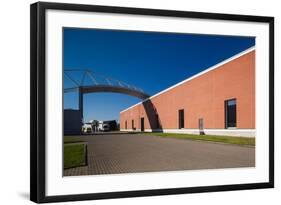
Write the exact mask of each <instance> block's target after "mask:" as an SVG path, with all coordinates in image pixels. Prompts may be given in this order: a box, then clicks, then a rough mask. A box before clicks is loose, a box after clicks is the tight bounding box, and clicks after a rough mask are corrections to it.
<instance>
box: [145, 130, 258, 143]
mask: <svg viewBox="0 0 281 205" xmlns="http://www.w3.org/2000/svg"><path fill="white" fill-rule="evenodd" d="M145 135H153V136H159V137H168V138H178V139H190V140H202V141H210V142H221V143H227V144H236V145H248V146H255V138H254V137H234V136H218V135H193V134H174V133H158V132H150V133H149V132H148V133H145Z"/></svg>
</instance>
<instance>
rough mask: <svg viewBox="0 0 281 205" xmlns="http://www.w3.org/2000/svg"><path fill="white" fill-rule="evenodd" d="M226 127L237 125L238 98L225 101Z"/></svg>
mask: <svg viewBox="0 0 281 205" xmlns="http://www.w3.org/2000/svg"><path fill="white" fill-rule="evenodd" d="M225 127H226V128H229V127H236V99H231V100H226V101H225Z"/></svg>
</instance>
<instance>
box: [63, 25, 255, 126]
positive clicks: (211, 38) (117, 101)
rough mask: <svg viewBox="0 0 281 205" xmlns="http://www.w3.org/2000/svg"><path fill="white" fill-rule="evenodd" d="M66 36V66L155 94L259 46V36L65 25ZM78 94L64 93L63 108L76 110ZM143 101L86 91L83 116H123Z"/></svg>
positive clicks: (114, 94)
mask: <svg viewBox="0 0 281 205" xmlns="http://www.w3.org/2000/svg"><path fill="white" fill-rule="evenodd" d="M63 38H64V48H63V49H64V69H91V70H93V71H94V72H96V73H99V74H102V75H105V76H110V77H112V78H115V79H118V80H121V81H124V82H127V83H128V84H132V85H135V86H137V87H140V88H142V89H143V90H144V91H145V92H146V93H148V94H150V95H153V94H155V93H157V92H159V91H161V90H163V89H166V88H168V87H170V86H172V85H174V84H176V83H178V82H180V81H182V80H184V79H186V78H188V77H190V76H192V75H194V74H196V73H198V72H200V71H203V70H205V69H207V68H208V67H210V66H212V65H215V64H217V63H219V62H220V61H222V60H224V59H227V58H229V57H231V56H233V55H235V54H237V53H239V52H241V51H243V50H245V49H247V48H249V47H252V46H254V45H255V38H254V37H239V36H219V35H199V34H176V33H160V32H141V31H137V32H136V31H117V30H99V29H77V28H76V29H75V28H65V29H64V33H63ZM77 75H78V74H77ZM72 77H77V78H80V76H72ZM69 85H70V82H68V80H67V79H65V84H64V86H65V87H69ZM77 96H78V95H77V93H68V94H64V108H73V109H77V108H78V99H77ZM139 101H140V100H139V99H137V98H135V97H131V96H127V95H124V94H117V93H92V94H87V95H84V119H85V120H86V121H88V120H90V119H97V120H111V119H119V112H120V111H121V110H123V109H125V108H127V107H129V106H131V105H133V104H135V103H137V102H139Z"/></svg>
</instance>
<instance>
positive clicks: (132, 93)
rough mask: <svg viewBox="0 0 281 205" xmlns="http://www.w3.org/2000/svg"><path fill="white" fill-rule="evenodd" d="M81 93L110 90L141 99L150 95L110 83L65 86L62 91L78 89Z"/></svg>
mask: <svg viewBox="0 0 281 205" xmlns="http://www.w3.org/2000/svg"><path fill="white" fill-rule="evenodd" d="M79 90H80V92H81V93H82V94H87V93H97V92H111V93H122V94H126V95H130V96H134V97H137V98H140V99H142V100H145V99H147V98H149V97H150V96H149V95H148V94H146V93H144V92H142V91H139V90H135V89H130V88H127V87H121V86H112V85H93V86H80V87H73V88H66V89H64V92H65V93H67V92H73V91H79Z"/></svg>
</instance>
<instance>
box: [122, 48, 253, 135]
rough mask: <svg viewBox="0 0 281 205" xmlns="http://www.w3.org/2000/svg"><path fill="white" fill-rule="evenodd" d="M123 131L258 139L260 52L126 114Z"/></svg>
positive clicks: (210, 71) (245, 53)
mask: <svg viewBox="0 0 281 205" xmlns="http://www.w3.org/2000/svg"><path fill="white" fill-rule="evenodd" d="M120 130H123V131H126V130H127V131H131V130H136V131H162V132H172V133H198V134H199V133H200V132H204V133H205V134H215V135H234V136H255V49H254V48H250V49H247V50H245V51H243V52H241V53H239V54H237V55H235V56H233V57H231V58H229V59H227V60H225V61H223V62H221V63H219V64H217V65H215V66H212V67H210V68H208V69H207V70H205V71H203V72H201V73H198V74H197V75H195V76H192V77H190V78H188V79H186V80H184V81H182V82H179V83H178V84H176V85H174V86H172V87H170V88H167V89H165V90H163V91H161V92H160V93H157V94H155V95H153V96H151V97H150V98H148V99H146V100H144V101H142V102H140V103H137V104H136V105H133V106H131V107H129V108H127V109H125V110H123V111H121V112H120Z"/></svg>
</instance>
